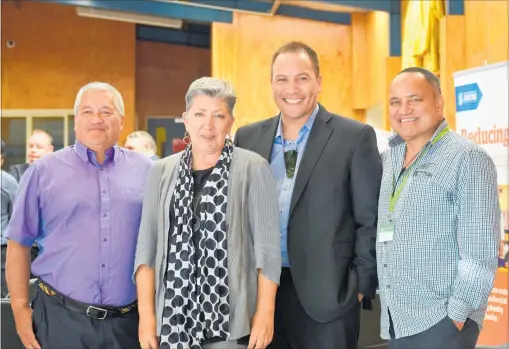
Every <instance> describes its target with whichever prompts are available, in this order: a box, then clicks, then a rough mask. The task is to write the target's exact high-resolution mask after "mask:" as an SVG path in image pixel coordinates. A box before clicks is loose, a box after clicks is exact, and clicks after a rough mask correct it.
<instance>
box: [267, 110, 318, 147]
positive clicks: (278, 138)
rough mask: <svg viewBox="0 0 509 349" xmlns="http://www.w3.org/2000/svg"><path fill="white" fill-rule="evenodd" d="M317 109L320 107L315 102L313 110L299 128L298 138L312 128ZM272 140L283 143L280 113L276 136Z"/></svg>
mask: <svg viewBox="0 0 509 349" xmlns="http://www.w3.org/2000/svg"><path fill="white" fill-rule="evenodd" d="M319 110H320V107H319V106H318V104H316V107H315V110H313V112H312V113H311V115H310V116H309V119H308V121H306V123H305V124H304V126H302V128H301V129H300V131H299V138H300V137H302V135H303V134H304V133H306V132H309V131H311V129H312V128H313V123H314V122H315V119H316V115H317V114H318V111H319ZM274 142H275V143H278V144H282V143H283V127H282V125H281V113H280V114H279V123H278V126H277V131H276V137H275V138H274Z"/></svg>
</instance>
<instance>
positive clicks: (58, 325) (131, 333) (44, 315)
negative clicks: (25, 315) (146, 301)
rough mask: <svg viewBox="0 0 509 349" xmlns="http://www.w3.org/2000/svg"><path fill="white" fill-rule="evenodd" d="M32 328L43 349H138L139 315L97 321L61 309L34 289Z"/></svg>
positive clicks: (135, 312) (40, 291)
mask: <svg viewBox="0 0 509 349" xmlns="http://www.w3.org/2000/svg"><path fill="white" fill-rule="evenodd" d="M32 309H33V325H34V332H35V337H36V338H37V341H38V342H39V344H40V345H41V347H42V349H69V348H72V349H140V344H139V340H138V312H137V310H136V309H135V310H132V311H130V312H129V313H127V314H125V315H124V316H122V317H116V318H106V319H104V320H98V319H93V318H90V317H88V316H86V315H84V314H80V313H78V312H75V311H72V310H68V309H66V308H64V307H63V306H62V305H61V304H60V303H58V302H57V301H56V300H55V299H53V298H52V297H51V296H48V295H47V294H45V293H44V292H43V291H42V290H40V289H39V288H37V292H36V295H35V298H34V300H33V301H32Z"/></svg>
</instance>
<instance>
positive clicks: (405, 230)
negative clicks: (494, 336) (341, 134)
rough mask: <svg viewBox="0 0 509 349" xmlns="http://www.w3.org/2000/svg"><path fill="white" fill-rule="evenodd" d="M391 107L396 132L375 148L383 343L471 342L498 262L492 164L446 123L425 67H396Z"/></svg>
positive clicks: (446, 348)
mask: <svg viewBox="0 0 509 349" xmlns="http://www.w3.org/2000/svg"><path fill="white" fill-rule="evenodd" d="M389 105H390V106H389V111H390V123H391V126H392V129H393V130H394V131H395V133H396V135H395V136H393V137H392V138H391V139H390V141H389V145H390V148H389V149H388V150H387V151H385V152H384V153H383V154H382V159H383V177H382V187H381V190H380V201H379V208H378V215H379V221H378V234H377V264H378V278H379V287H380V298H381V304H382V317H381V336H382V338H384V339H389V340H390V342H389V343H390V344H389V345H390V348H391V349H401V348H405V349H406V348H408V349H421V348H422V349H424V348H426V349H427V348H429V349H455V348H456V349H469V348H472V349H473V348H475V345H476V342H477V338H478V336H479V331H480V329H481V326H482V322H483V319H484V315H485V312H486V308H487V303H488V296H489V294H490V292H491V289H492V287H493V281H494V278H495V273H496V270H497V257H498V251H499V244H500V207H499V199H498V190H497V174H496V168H495V165H494V163H493V161H492V160H491V158H490V157H489V156H488V155H487V153H486V152H485V151H484V150H483V149H482V148H481V147H479V146H478V145H476V144H474V143H472V142H470V141H468V140H466V139H464V138H462V137H461V136H460V135H459V134H457V133H456V132H454V131H452V130H450V129H449V127H448V125H447V122H446V121H445V120H444V116H443V105H444V102H443V98H442V95H441V91H440V82H439V80H438V78H437V77H436V76H435V75H434V74H433V73H431V72H429V71H427V70H425V69H422V68H408V69H405V70H403V71H402V72H401V73H399V74H398V76H396V78H395V79H394V80H393V82H392V85H391V89H390V100H389Z"/></svg>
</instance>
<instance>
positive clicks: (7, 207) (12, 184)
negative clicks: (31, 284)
mask: <svg viewBox="0 0 509 349" xmlns="http://www.w3.org/2000/svg"><path fill="white" fill-rule="evenodd" d="M0 142H1V147H2V148H1V163H2V166H3V164H4V160H5V143H4V141H3V140H1V141H0ZM1 176H2V203H1V220H2V231H1V235H0V238H1V240H0V242H1V248H2V251H1V252H2V256H1V257H2V260H1V263H2V265H1V266H2V275H1V297H2V298H4V297H5V296H7V294H8V290H7V283H6V280H5V259H6V256H7V239H6V238H5V231H6V229H7V226H8V225H9V221H10V219H11V215H12V206H13V204H14V198H15V196H16V191H17V190H18V182H17V181H16V179H15V178H14V177H13V176H11V175H10V174H8V173H7V172H5V171H4V170H2V174H1Z"/></svg>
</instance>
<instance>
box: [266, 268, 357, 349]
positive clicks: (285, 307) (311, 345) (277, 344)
mask: <svg viewBox="0 0 509 349" xmlns="http://www.w3.org/2000/svg"><path fill="white" fill-rule="evenodd" d="M360 309H361V306H360V303H359V304H358V305H357V306H354V307H353V308H352V310H351V311H349V312H348V313H347V314H345V316H343V317H342V318H340V319H337V320H334V321H332V322H328V323H320V322H318V321H315V320H314V319H312V318H311V317H310V316H309V315H308V314H307V313H306V311H305V310H304V308H303V307H302V305H301V303H300V300H299V298H298V297H297V293H296V291H295V287H294V285H293V280H292V275H291V273H290V269H288V268H283V270H282V273H281V280H280V285H279V288H278V291H277V295H276V314H275V318H274V339H273V341H272V343H271V344H270V346H269V347H268V348H270V349H356V348H357V341H358V339H359V327H360V311H361V310H360Z"/></svg>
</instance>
